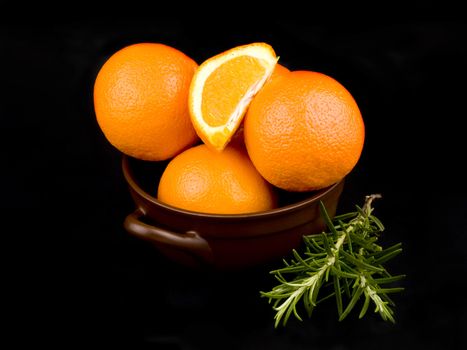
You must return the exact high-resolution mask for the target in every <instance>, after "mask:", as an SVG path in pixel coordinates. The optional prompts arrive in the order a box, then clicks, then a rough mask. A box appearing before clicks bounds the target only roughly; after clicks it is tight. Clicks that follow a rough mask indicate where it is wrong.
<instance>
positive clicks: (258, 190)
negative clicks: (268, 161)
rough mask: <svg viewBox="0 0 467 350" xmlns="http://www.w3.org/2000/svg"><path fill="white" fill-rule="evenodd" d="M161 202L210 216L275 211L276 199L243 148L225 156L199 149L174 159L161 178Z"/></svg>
mask: <svg viewBox="0 0 467 350" xmlns="http://www.w3.org/2000/svg"><path fill="white" fill-rule="evenodd" d="M157 197H158V199H159V200H160V201H161V202H163V203H166V204H169V205H172V206H174V207H177V208H182V209H186V210H191V211H195V212H202V213H211V214H241V213H252V212H259V211H264V210H269V209H273V208H274V207H275V206H276V195H275V193H274V190H273V188H272V186H271V185H270V184H269V183H267V182H266V181H265V180H264V179H263V178H262V177H261V175H260V174H259V173H258V171H257V170H256V169H255V167H254V166H253V164H252V163H251V161H250V159H249V158H248V154H247V153H246V150H245V149H244V148H243V147H242V146H241V145H237V144H236V145H229V146H228V147H227V148H225V149H224V150H223V151H222V152H217V151H215V150H211V149H210V148H208V147H207V146H206V145H199V146H196V147H193V148H190V149H188V150H186V151H185V152H183V153H181V154H179V155H178V156H177V157H175V158H174V159H172V161H171V162H170V163H169V164H168V166H167V168H166V169H165V171H164V173H163V174H162V177H161V180H160V182H159V188H158V194H157Z"/></svg>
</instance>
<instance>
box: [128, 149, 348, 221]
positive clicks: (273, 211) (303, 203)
mask: <svg viewBox="0 0 467 350" xmlns="http://www.w3.org/2000/svg"><path fill="white" fill-rule="evenodd" d="M130 159H133V160H135V161H143V162H146V161H145V160H140V159H137V158H134V157H130V156H128V155H125V154H122V170H123V176H124V177H125V180H126V182H127V183H128V185H129V186H130V187H131V189H132V190H133V191H135V192H136V193H138V195H139V196H141V197H143V198H144V199H145V200H147V201H149V202H151V203H152V204H154V205H156V206H159V207H162V208H164V209H165V210H168V211H172V212H176V213H178V214H183V215H188V216H194V217H197V218H222V219H239V218H242V219H243V218H249V219H252V218H264V217H272V216H277V215H283V214H285V213H288V212H293V211H296V210H299V209H301V208H303V207H304V206H307V205H309V204H310V203H313V202H317V201H318V200H319V199H321V198H323V197H324V196H326V195H327V194H328V193H330V192H332V191H333V190H334V189H335V188H336V187H338V186H339V185H340V184H341V183H342V182H343V181H344V179H341V180H340V181H338V182H336V183H334V184H332V185H331V186H328V187H325V188H323V189H320V190H317V191H315V193H314V194H313V195H311V197H309V198H307V199H303V200H301V201H298V202H296V203H292V204H288V205H285V206H282V207H278V208H274V209H270V210H266V211H259V212H254V213H246V214H215V213H201V212H196V211H191V210H186V209H181V208H177V207H174V206H172V205H169V204H166V203H163V202H161V201H159V200H158V199H157V198H156V197H153V196H151V195H150V194H149V193H147V192H146V191H144V190H143V189H142V188H141V186H139V184H138V183H137V181H136V180H135V179H134V174H133V171H132V169H131V166H130Z"/></svg>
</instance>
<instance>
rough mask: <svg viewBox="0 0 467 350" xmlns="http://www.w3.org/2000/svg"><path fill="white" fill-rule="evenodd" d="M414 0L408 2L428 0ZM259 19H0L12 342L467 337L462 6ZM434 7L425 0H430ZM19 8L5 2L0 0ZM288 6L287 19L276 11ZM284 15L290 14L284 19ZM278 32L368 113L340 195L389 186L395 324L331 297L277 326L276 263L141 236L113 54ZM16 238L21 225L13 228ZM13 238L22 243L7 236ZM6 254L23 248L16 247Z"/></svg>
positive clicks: (227, 42)
mask: <svg viewBox="0 0 467 350" xmlns="http://www.w3.org/2000/svg"><path fill="white" fill-rule="evenodd" d="M417 6H419V7H420V8H421V9H422V10H427V8H423V5H421V4H418V5H416V6H414V7H413V8H412V10H415V11H413V12H414V13H418V7H417ZM428 10H430V12H429V14H430V15H427V16H418V17H417V16H414V17H413V18H404V19H400V20H395V19H394V18H392V19H391V20H382V19H379V18H377V17H375V18H374V19H373V20H367V21H360V20H356V19H351V20H349V19H347V20H346V21H340V20H336V19H333V20H331V19H330V20H321V21H316V18H314V17H312V16H310V17H307V18H303V17H304V16H301V17H300V18H295V17H290V16H279V14H280V9H277V12H276V16H272V17H269V18H267V20H266V19H264V18H263V20H261V21H258V20H257V19H255V18H243V19H242V20H241V21H240V22H241V23H240V24H239V20H238V19H235V20H233V19H232V20H228V19H217V20H211V21H210V22H209V23H208V24H204V25H201V24H200V23H199V20H198V19H197V18H196V17H192V18H191V19H180V18H179V19H176V20H172V19H167V18H164V17H161V16H155V17H154V18H149V17H145V18H137V17H131V18H120V19H115V18H114V19H113V20H108V19H106V20H103V19H99V18H94V19H92V20H86V21H83V20H79V19H77V18H72V19H70V20H64V19H61V20H55V21H54V20H50V21H48V20H47V21H46V20H44V21H42V20H37V18H36V20H35V21H33V22H27V23H26V22H25V21H21V22H16V21H12V22H11V23H8V24H7V23H3V24H1V25H0V29H1V32H0V40H1V48H0V52H1V57H0V59H1V68H2V71H1V75H0V82H1V85H2V89H1V91H2V93H1V97H0V101H1V103H0V116H1V124H0V130H1V138H0V146H1V147H0V152H1V155H2V164H3V165H2V171H1V174H0V176H1V177H0V179H1V184H2V187H3V188H2V201H1V205H2V209H1V211H2V226H3V229H2V235H3V242H4V244H2V248H3V249H2V250H4V251H5V254H4V256H5V257H6V262H5V264H4V267H5V269H4V270H5V274H4V276H5V278H7V279H6V280H5V286H6V287H7V288H6V289H7V290H8V291H11V299H5V301H6V303H5V304H7V306H9V307H10V308H11V310H12V312H11V317H10V316H9V317H8V323H9V324H10V325H12V326H13V327H12V328H13V330H15V332H12V333H11V334H13V335H14V339H15V344H18V345H21V344H23V342H26V341H32V342H34V343H36V344H42V343H43V344H51V343H55V342H57V343H59V344H61V345H63V346H64V347H65V348H67V347H68V345H72V344H77V343H83V344H87V345H96V344H104V345H109V346H110V345H116V344H120V345H122V344H123V345H125V346H126V347H128V348H133V349H136V348H138V349H139V348H144V349H205V348H224V349H263V348H264V349H357V348H358V349H373V348H380V349H393V348H403V349H404V348H409V347H413V346H423V347H424V348H426V349H441V348H447V347H449V346H461V345H462V344H463V345H464V346H465V345H467V339H466V333H465V331H466V326H467V308H466V306H465V296H464V295H465V289H464V288H463V286H464V285H465V282H464V279H465V274H466V273H467V259H466V257H467V254H466V253H465V248H464V247H465V244H466V243H467V240H466V238H465V235H466V234H467V232H466V231H467V226H466V224H465V222H466V220H465V216H466V209H467V204H466V200H465V198H466V190H465V186H464V179H465V172H464V170H462V165H463V164H465V150H466V147H465V131H464V130H465V128H463V127H462V126H461V125H463V124H465V123H463V122H464V119H465V110H466V108H465V101H466V97H465V94H466V88H465V86H466V83H465V82H466V68H465V65H466V63H467V49H466V42H467V40H466V39H467V38H466V35H465V33H466V29H467V28H466V27H467V25H466V23H465V21H461V20H457V19H453V18H452V17H442V16H434V15H435V14H436V13H437V7H433V8H428ZM421 12H423V11H421ZM6 17H7V16H6ZM281 18H282V19H281ZM284 18H285V19H284ZM254 41H264V42H267V43H269V44H271V45H272V46H273V47H274V49H275V50H276V53H277V54H278V55H279V56H280V57H281V58H280V62H281V63H282V64H284V65H285V66H287V67H288V68H289V69H292V70H299V69H307V70H314V71H319V72H322V73H325V74H328V75H330V76H332V77H334V78H336V79H337V80H338V81H340V82H341V83H342V84H343V85H344V86H346V87H347V89H348V90H349V91H350V92H351V93H352V95H353V96H354V97H355V99H356V101H357V103H358V104H359V106H360V109H361V111H362V114H363V117H364V120H365V124H366V131H367V137H366V143H365V148H364V152H363V154H362V158H361V160H360V162H359V163H358V165H357V167H356V168H355V169H354V171H353V172H352V173H351V174H350V176H349V178H348V181H347V183H346V188H345V190H344V193H343V196H342V199H341V203H340V207H339V210H340V211H341V212H344V211H346V210H349V209H351V208H352V206H353V205H354V204H361V203H362V200H363V197H364V195H366V194H370V193H382V194H383V197H384V199H383V200H381V201H379V202H378V203H377V204H376V214H377V216H379V217H380V218H381V219H382V221H383V222H384V224H385V226H386V227H387V232H386V234H385V235H384V236H383V241H382V242H383V243H385V244H391V243H394V242H398V241H402V242H403V244H404V253H403V254H402V255H401V256H400V257H398V258H397V259H396V260H394V261H393V262H391V264H390V268H391V269H392V270H393V271H394V273H406V274H407V275H408V277H407V279H406V280H405V281H403V282H402V283H401V284H402V285H403V286H404V287H405V288H406V291H405V292H404V293H402V294H400V295H396V296H395V297H394V299H395V301H396V302H397V308H396V319H397V323H396V324H395V325H392V324H386V323H384V322H383V321H381V320H380V318H379V317H378V316H377V315H376V314H372V313H369V315H368V316H367V317H366V318H365V319H363V320H358V318H357V314H356V313H352V314H351V315H350V316H349V317H348V319H346V320H345V321H344V322H341V323H339V322H338V321H337V317H336V311H335V306H334V303H333V302H329V303H327V304H323V305H321V306H320V307H319V308H318V309H317V310H316V313H315V314H314V316H313V318H312V319H310V320H305V321H304V322H298V321H295V320H292V321H291V322H290V323H289V325H288V326H287V328H285V329H284V328H280V329H277V330H275V329H274V327H273V312H272V310H271V308H270V306H269V305H268V304H267V301H266V300H264V299H261V298H260V297H259V291H260V290H267V289H269V288H271V287H272V286H273V284H274V281H273V279H272V278H271V277H270V276H269V275H268V271H269V270H270V269H271V268H273V267H276V266H278V263H272V264H270V265H268V266H260V267H257V268H254V269H252V270H248V271H244V272H241V273H212V272H211V273H200V272H193V271H189V270H186V269H185V268H182V267H179V266H178V265H175V264H174V263H172V262H169V261H167V260H166V259H165V258H164V257H162V256H161V255H159V253H158V252H157V251H155V250H154V249H153V248H152V247H150V246H149V245H148V244H146V243H145V242H141V241H138V240H136V239H134V238H132V237H130V236H129V235H128V234H127V233H126V232H125V231H124V229H123V227H122V222H123V219H124V218H125V216H126V215H127V214H129V213H130V212H132V211H133V209H134V204H133V202H132V201H131V198H130V196H129V193H128V190H127V187H126V184H125V182H124V180H123V177H122V174H121V170H120V158H121V155H120V154H119V152H118V151H117V150H116V149H114V148H112V146H111V145H110V144H109V143H108V142H107V141H106V140H105V138H104V136H103V134H102V133H101V131H100V130H99V128H98V125H97V123H96V120H95V115H94V112H93V103H92V89H93V83H94V79H95V77H96V74H97V72H98V70H99V68H100V67H101V65H102V64H103V63H104V62H105V60H106V59H107V58H108V57H109V56H110V55H111V54H112V53H114V52H115V51H117V50H118V49H120V48H122V47H124V46H126V45H129V44H133V43H138V42H161V43H165V44H168V45H171V46H174V47H176V48H178V49H179V50H181V51H183V52H185V53H186V54H187V55H189V56H190V57H192V58H193V59H195V60H196V61H197V62H198V63H201V62H202V61H203V60H205V59H207V58H209V57H210V56H212V55H214V54H217V53H219V52H221V51H224V50H226V49H228V48H231V47H234V46H236V45H240V44H245V43H249V42H254ZM10 241H12V242H14V243H13V244H10ZM13 247H14V248H18V249H13ZM8 253H12V254H8Z"/></svg>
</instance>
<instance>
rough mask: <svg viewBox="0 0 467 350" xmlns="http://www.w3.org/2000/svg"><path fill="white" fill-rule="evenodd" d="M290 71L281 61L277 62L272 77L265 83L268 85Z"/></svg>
mask: <svg viewBox="0 0 467 350" xmlns="http://www.w3.org/2000/svg"><path fill="white" fill-rule="evenodd" d="M288 73H290V71H289V70H288V69H287V68H286V67H284V66H283V65H282V64H279V63H278V64H276V67H275V68H274V71H273V72H272V75H271V77H270V78H269V80H268V81H267V82H266V84H265V85H268V84H269V83H270V82H272V81H276V80H277V79H279V78H282V77H284V76H286V75H287V74H288Z"/></svg>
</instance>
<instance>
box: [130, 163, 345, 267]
mask: <svg viewBox="0 0 467 350" xmlns="http://www.w3.org/2000/svg"><path fill="white" fill-rule="evenodd" d="M166 165H167V162H144V161H140V160H136V159H134V158H130V157H127V156H123V161H122V167H123V174H124V176H125V179H126V181H127V182H128V185H129V189H130V193H131V195H132V197H133V200H134V202H135V204H136V207H137V209H136V210H135V211H134V212H133V213H131V214H129V215H128V216H127V217H126V219H125V222H124V227H125V229H126V230H127V231H128V232H129V233H131V234H133V235H135V236H137V237H139V238H142V239H145V240H147V241H149V242H151V243H152V244H154V245H155V246H156V247H157V248H158V249H159V251H160V252H162V253H163V254H164V255H166V256H167V257H169V258H170V259H172V260H175V261H177V262H179V263H182V264H184V265H188V266H191V267H202V266H204V267H213V268H217V269H223V270H232V269H241V268H245V267H250V266H254V265H258V264H262V263H266V262H269V261H272V260H274V259H279V258H281V257H284V256H286V255H287V254H289V253H290V252H291V250H292V249H293V248H297V247H298V246H299V245H300V243H301V240H302V236H303V235H305V234H315V233H320V232H321V231H322V230H323V228H324V223H323V221H322V220H321V218H320V215H319V201H320V200H321V201H323V203H324V204H325V206H326V208H327V210H328V211H329V214H330V215H334V214H335V211H336V206H337V203H338V199H339V196H340V194H341V192H342V189H343V186H344V182H343V181H341V182H339V183H336V184H334V185H332V186H330V187H328V188H325V189H323V190H320V191H315V192H309V193H290V192H286V191H279V208H277V209H274V210H269V211H264V212H258V213H251V214H235V215H221V214H204V213H197V212H191V211H187V210H183V209H179V208H175V207H172V206H170V205H167V204H164V203H162V202H160V201H158V200H157V199H156V197H155V195H156V193H157V186H158V181H159V178H160V176H161V175H162V172H163V171H164V169H165V166H166Z"/></svg>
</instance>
